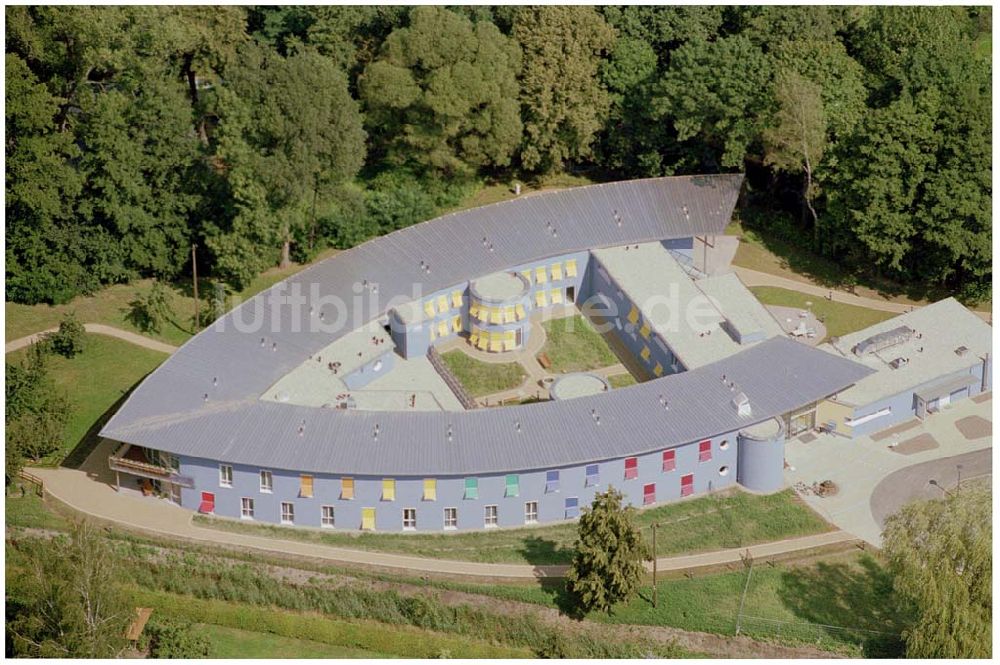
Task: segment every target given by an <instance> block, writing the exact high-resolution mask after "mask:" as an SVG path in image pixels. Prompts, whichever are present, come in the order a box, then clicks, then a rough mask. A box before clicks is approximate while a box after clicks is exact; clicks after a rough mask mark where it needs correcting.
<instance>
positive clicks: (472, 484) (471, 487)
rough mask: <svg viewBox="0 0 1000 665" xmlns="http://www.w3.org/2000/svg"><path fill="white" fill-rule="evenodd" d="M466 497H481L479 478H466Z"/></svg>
mask: <svg viewBox="0 0 1000 665" xmlns="http://www.w3.org/2000/svg"><path fill="white" fill-rule="evenodd" d="M465 498H466V499H478V498H479V479H477V478H466V479H465Z"/></svg>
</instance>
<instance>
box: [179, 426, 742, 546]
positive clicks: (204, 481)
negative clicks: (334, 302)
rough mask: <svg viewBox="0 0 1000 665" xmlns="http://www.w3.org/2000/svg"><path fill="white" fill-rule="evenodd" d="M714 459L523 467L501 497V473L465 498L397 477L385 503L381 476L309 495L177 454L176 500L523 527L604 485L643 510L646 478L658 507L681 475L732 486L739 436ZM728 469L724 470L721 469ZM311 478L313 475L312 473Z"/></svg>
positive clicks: (218, 507) (321, 484) (394, 521)
mask: <svg viewBox="0 0 1000 665" xmlns="http://www.w3.org/2000/svg"><path fill="white" fill-rule="evenodd" d="M711 442H712V459H711V460H709V461H705V462H701V461H699V447H698V444H699V442H692V443H689V444H686V445H683V446H679V447H676V448H674V450H675V451H676V452H675V455H676V458H675V460H676V461H675V463H676V468H675V469H674V470H673V471H663V456H662V451H657V452H655V453H650V454H647V455H641V456H638V476H637V477H636V478H634V479H629V480H625V460H624V459H615V460H607V461H604V462H600V463H598V466H599V478H598V482H597V483H596V484H594V485H592V486H589V487H588V486H587V483H586V467H587V466H588V465H578V466H571V467H563V468H560V469H535V470H531V471H525V472H520V473H518V474H517V476H518V489H519V491H518V496H516V497H508V496H506V474H491V475H486V476H480V477H478V479H477V480H478V488H479V498H478V499H466V498H465V480H466V479H465V478H464V477H444V478H438V479H437V499H436V500H434V501H424V500H423V491H424V478H422V477H420V478H417V477H396V478H394V480H395V481H396V498H395V500H393V501H384V500H382V480H383V479H382V478H381V477H377V478H376V477H366V476H354V488H355V489H354V496H355V498H354V499H349V500H348V499H342V498H341V496H340V493H341V477H340V476H334V475H329V474H315V475H314V481H313V497H312V498H305V497H300V496H299V490H300V486H301V485H300V474H299V473H296V472H293V471H285V470H281V469H268V470H269V471H271V474H272V487H273V489H272V491H271V492H270V493H266V492H261V491H260V473H259V472H260V470H261V469H259V468H257V467H248V466H245V465H232V466H233V483H232V485H233V486H232V487H221V486H220V484H219V463H218V462H215V461H212V460H206V459H199V458H182V459H181V469H180V472H181V473H182V474H184V475H187V476H190V477H192V478H193V479H194V488H193V489H182V490H181V505H182V506H184V507H187V508H191V509H197V507H198V505H199V503H200V502H201V493H202V492H211V493H213V494H214V495H215V514H216V515H218V516H222V517H231V518H236V519H239V518H240V508H241V499H242V498H243V497H249V498H252V499H254V512H255V515H254V520H253V521H255V522H264V523H271V524H275V523H280V521H281V503H282V502H291V503H292V504H293V505H294V506H295V525H296V526H310V527H319V526H320V524H321V522H320V518H321V506H324V505H329V506H333V507H334V514H335V520H336V527H335V528H337V529H343V530H358V529H360V528H361V514H362V509H363V508H375V526H376V530H377V531H388V532H394V531H401V530H402V529H403V526H402V519H403V509H404V508H415V509H416V511H417V531H429V532H434V531H442V530H443V529H444V509H445V508H457V509H458V529H459V530H469V529H482V528H484V516H485V507H486V506H487V505H495V506H497V514H498V526H501V527H514V526H523V525H524V524H525V503H526V502H528V501H537V502H538V522H539V523H545V522H558V521H562V520H564V519H566V499H568V498H576V499H578V501H579V506H580V507H581V509H582V507H583V506H587V505H589V504H590V502H591V501H592V500H593V497H594V494H595V493H596V492H598V491H603V490H604V489H606V488H607V487H608V486H609V485H611V486H614V487H615V488H617V489H618V490H620V491H622V492H623V493H624V494H625V497H626V501H627V502H628V503H630V504H631V505H634V506H636V507H640V508H641V507H643V505H644V501H643V496H644V494H643V488H644V486H645V485H647V484H649V483H655V485H656V488H655V489H656V504H660V503H664V502H669V501H674V500H677V499H679V498H680V497H681V477H682V476H684V475H686V474H693V476H694V483H693V488H694V495H698V494H704V493H706V492H710V491H714V490H718V489H723V488H725V487H730V486H732V485H733V484H734V483H735V482H736V475H737V474H736V466H737V461H738V460H737V445H736V433H730V434H727V435H724V436H719V437H715V438H713V439H711ZM723 468H725V469H726V473H725V475H722V474H720V469H723ZM553 470H558V471H559V488H558V490H556V491H552V492H546V473H547V472H548V471H553ZM310 475H313V474H310Z"/></svg>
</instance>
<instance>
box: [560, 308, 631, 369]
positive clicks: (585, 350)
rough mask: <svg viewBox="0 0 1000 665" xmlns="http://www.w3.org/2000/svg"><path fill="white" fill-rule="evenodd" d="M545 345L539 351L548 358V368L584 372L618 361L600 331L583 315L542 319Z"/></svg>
mask: <svg viewBox="0 0 1000 665" xmlns="http://www.w3.org/2000/svg"><path fill="white" fill-rule="evenodd" d="M542 326H544V327H545V334H546V336H547V337H548V339H546V340H545V346H544V347H542V352H543V353H545V354H546V355H548V357H549V360H551V361H552V372H585V371H588V370H592V369H597V368H598V367H607V366H608V365H615V364H617V363H618V357H617V356H615V354H614V352H612V351H611V348H610V347H609V346H608V344H607V342H605V341H604V338H603V337H601V335H600V333H598V332H597V331H596V330H594V327H593V326H592V325H591V324H590V322H589V321H588V320H587V319H586V318H584V317H583V316H581V315H579V314H576V315H573V316H567V317H565V318H562V319H553V320H551V321H543V322H542Z"/></svg>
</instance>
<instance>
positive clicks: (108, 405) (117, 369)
mask: <svg viewBox="0 0 1000 665" xmlns="http://www.w3.org/2000/svg"><path fill="white" fill-rule="evenodd" d="M27 353H28V349H21V350H19V351H15V352H14V353H10V354H8V355H7V362H20V361H21V360H22V359H23V358H24V356H25V354H27ZM167 357H168V356H167V355H166V354H164V353H160V352H159V351H152V350H150V349H145V348H142V347H139V346H136V345H134V344H130V343H128V342H124V341H122V340H119V339H115V338H113V337H107V336H104V335H92V334H87V335H86V340H85V347H84V351H83V353H81V354H80V355H78V356H76V357H75V358H72V359H69V358H64V357H62V356H59V355H56V354H51V355H50V356H49V360H48V367H49V375H50V376H51V377H52V380H53V381H54V383H55V385H56V387H57V388H58V389H60V390H62V391H63V392H65V393H66V394H67V396H68V397H69V401H70V414H69V422H68V423H67V426H66V433H65V435H64V437H63V440H62V442H61V446H60V448H59V450H58V451H57V452H56V453H54V454H53V455H51V456H50V457H49V458H48V459H46V460H44V461H43V463H45V464H51V465H56V464H59V463H61V462H62V461H63V459H64V458H66V456H67V455H68V454H69V453H70V452H71V451H74V449H77V448H79V449H78V450H76V451H75V454H74V455H73V459H71V460H67V462H68V463H70V462H73V463H77V464H78V463H80V462H83V460H84V459H85V457H86V455H85V454H84V452H87V453H89V451H90V450H91V449H92V447H93V446H94V445H96V443H97V430H99V429H100V426H101V425H102V424H103V423H104V418H105V417H106V416H110V415H111V413H112V412H113V407H114V408H116V405H117V404H118V402H119V401H120V400H122V399H123V398H124V397H125V396H126V395H127V394H128V392H129V391H130V390H131V389H132V388H133V387H134V386H135V385H136V384H137V383H138V382H139V381H140V380H142V378H143V377H145V376H146V375H147V374H149V373H150V372H152V371H153V370H154V369H156V367H157V366H158V365H159V364H160V363H162V362H163V361H164V360H166V359H167ZM81 455H82V457H81ZM77 458H79V459H77Z"/></svg>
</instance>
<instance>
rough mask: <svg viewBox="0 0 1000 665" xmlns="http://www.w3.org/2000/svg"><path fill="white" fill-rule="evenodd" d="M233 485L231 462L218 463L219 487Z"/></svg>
mask: <svg viewBox="0 0 1000 665" xmlns="http://www.w3.org/2000/svg"><path fill="white" fill-rule="evenodd" d="M232 486H233V465H232V464H220V465H219V487H232Z"/></svg>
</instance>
